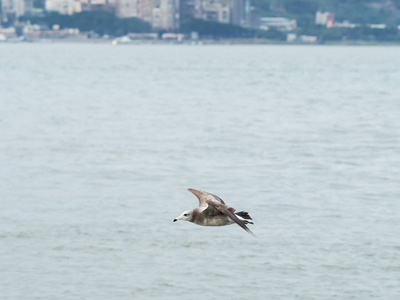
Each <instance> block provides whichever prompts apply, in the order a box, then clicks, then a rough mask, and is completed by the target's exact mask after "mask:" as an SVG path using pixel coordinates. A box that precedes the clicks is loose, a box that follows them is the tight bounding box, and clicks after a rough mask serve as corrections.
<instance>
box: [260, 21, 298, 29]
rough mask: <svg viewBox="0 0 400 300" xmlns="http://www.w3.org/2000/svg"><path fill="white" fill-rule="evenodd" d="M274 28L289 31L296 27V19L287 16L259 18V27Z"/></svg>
mask: <svg viewBox="0 0 400 300" xmlns="http://www.w3.org/2000/svg"><path fill="white" fill-rule="evenodd" d="M270 28H275V29H277V30H281V31H290V30H293V29H295V28H296V20H290V19H287V18H260V29H263V30H268V29H270Z"/></svg>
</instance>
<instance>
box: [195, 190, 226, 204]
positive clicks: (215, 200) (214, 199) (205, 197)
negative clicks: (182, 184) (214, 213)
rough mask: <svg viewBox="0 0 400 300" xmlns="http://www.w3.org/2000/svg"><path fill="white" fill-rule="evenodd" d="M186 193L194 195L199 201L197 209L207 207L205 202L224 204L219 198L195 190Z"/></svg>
mask: <svg viewBox="0 0 400 300" xmlns="http://www.w3.org/2000/svg"><path fill="white" fill-rule="evenodd" d="M188 191H189V192H191V193H192V194H193V195H195V196H196V197H197V199H199V207H207V206H208V204H207V202H210V203H215V204H225V202H224V201H223V200H222V199H221V198H220V197H218V196H215V195H213V194H210V193H207V192H204V191H200V190H195V189H188Z"/></svg>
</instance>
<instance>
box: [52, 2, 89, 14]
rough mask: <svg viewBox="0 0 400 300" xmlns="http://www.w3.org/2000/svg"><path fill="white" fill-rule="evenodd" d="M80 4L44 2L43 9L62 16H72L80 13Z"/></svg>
mask: <svg viewBox="0 0 400 300" xmlns="http://www.w3.org/2000/svg"><path fill="white" fill-rule="evenodd" d="M82 4H83V3H82V2H81V1H79V0H46V4H45V8H46V10H47V11H54V12H58V13H60V14H62V15H72V14H74V13H78V12H81V11H82Z"/></svg>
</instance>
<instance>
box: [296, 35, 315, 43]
mask: <svg viewBox="0 0 400 300" xmlns="http://www.w3.org/2000/svg"><path fill="white" fill-rule="evenodd" d="M300 41H302V42H303V43H316V42H317V37H316V36H315V35H301V36H300Z"/></svg>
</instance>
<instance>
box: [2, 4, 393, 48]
mask: <svg viewBox="0 0 400 300" xmlns="http://www.w3.org/2000/svg"><path fill="white" fill-rule="evenodd" d="M35 1H36V2H35ZM37 1H43V2H42V6H43V7H42V8H40V7H39V8H38V5H37ZM300 2H301V1H300ZM257 3H260V1H257ZM253 4H254V3H252V1H251V0H0V15H1V23H0V41H6V40H15V39H20V40H22V39H26V40H35V39H39V38H81V39H87V38H100V37H102V38H104V37H107V38H117V37H124V39H121V38H120V39H119V41H120V42H122V41H126V42H129V41H130V40H131V39H160V38H161V39H176V40H178V41H182V40H183V39H190V40H197V39H199V38H202V37H204V36H207V37H210V36H211V37H212V36H214V37H234V38H239V37H241V38H249V37H260V38H266V39H272V40H274V39H275V40H276V39H278V40H281V41H286V42H305V43H315V42H318V41H322V40H330V39H331V40H346V39H347V38H348V39H352V38H357V37H358V38H359V39H369V40H391V41H400V26H399V25H396V26H393V25H391V26H388V25H387V24H385V23H371V24H359V23H354V22H351V21H348V20H344V21H337V20H335V13H334V12H331V11H321V10H317V11H315V12H314V16H313V18H314V22H313V24H311V25H310V24H308V25H304V24H302V26H299V24H298V20H297V19H296V18H290V17H282V16H263V15H262V13H261V10H260V9H259V8H258V7H257V6H254V5H253ZM39 6H40V5H39ZM277 11H279V10H277ZM85 13H91V15H88V14H86V15H84V14H85ZM80 14H81V15H82V14H83V15H82V16H83V17H82V18H86V20H88V22H90V18H89V17H90V16H95V17H96V20H97V23H99V22H100V23H101V22H103V19H104V18H106V17H108V18H109V16H112V17H114V18H116V19H118V20H124V19H126V20H130V22H131V23H129V24H128V25H126V24H125V23H126V22H125V23H124V24H125V25H124V26H125V27H123V28H122V29H120V30H119V31H118V30H114V31H111V30H107V29H104V28H102V29H101V30H96V28H95V27H93V28H92V30H87V29H88V28H90V24H86V25H85V26H82V24H81V23H82V22H80V23H79V22H75V23H74V22H73V20H72V19H71V20H72V21H71V20H69V19H68V20H69V21H65V20H66V19H65V18H64V19H61V17H62V16H65V17H68V16H71V17H73V16H77V15H80ZM48 16H56V17H57V16H60V17H59V20H60V22H58V23H59V24H57V18H54V17H53V18H52V19H51V21H49V17H48ZM102 18H103V19H102ZM133 19H137V20H138V21H140V22H142V23H140V24H141V25H140V26H141V27H140V26H139V25H138V24H139V23H137V22H136V23H134V22H133ZM61 20H64V23H63V22H61ZM193 20H198V22H197V23H193V22H192V21H193ZM68 22H69V23H68ZM190 22H192V23H191V26H187V24H188V23H190ZM103 23H105V21H104V22H103ZM114 23H115V22H114ZM122 23H123V22H122ZM122 23H121V24H122ZM143 24H146V26H147V27H146V26H144V25H143ZM206 24H212V26H214V27H212V26H211V25H207V26H208V28H211V29H208V31H206V30H204V28H205V27H206ZM218 24H220V25H218ZM74 25H76V26H74ZM70 26H71V27H70ZM104 26H107V25H104ZM104 26H103V27H104ZM121 26H122V25H121ZM196 26H197V27H196ZM210 26H211V27H210ZM218 26H220V27H218ZM221 26H225V27H221ZM80 27H81V28H80ZM139 27H140V29H139ZM389 27H390V28H389ZM213 28H214V29H218V30H214V31H215V32H213V31H212V30H213ZM239 28H241V29H239ZM382 37H383V38H382Z"/></svg>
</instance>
